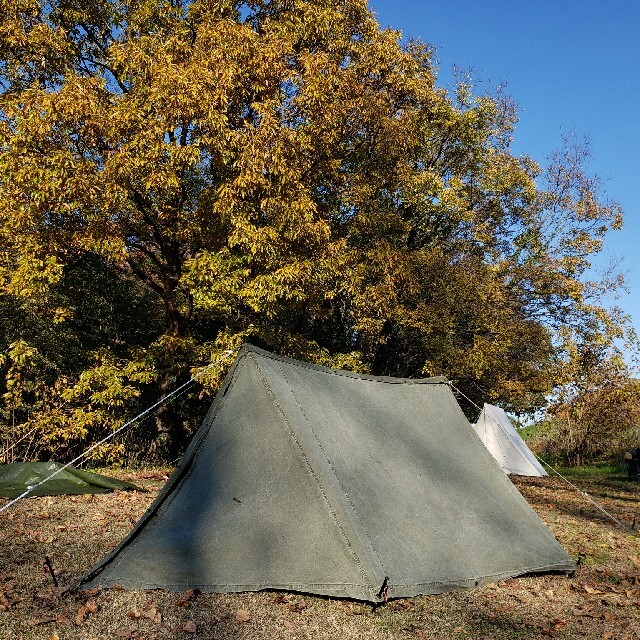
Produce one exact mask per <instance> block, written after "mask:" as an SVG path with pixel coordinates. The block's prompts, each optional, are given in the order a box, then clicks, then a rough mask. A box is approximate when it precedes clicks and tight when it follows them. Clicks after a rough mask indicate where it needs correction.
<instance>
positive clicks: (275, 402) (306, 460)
mask: <svg viewBox="0 0 640 640" xmlns="http://www.w3.org/2000/svg"><path fill="white" fill-rule="evenodd" d="M252 360H253V362H254V364H255V366H256V369H257V370H258V373H259V374H260V378H261V379H262V383H263V384H264V386H265V388H266V390H267V392H268V393H269V396H270V397H271V401H272V402H273V405H274V407H275V408H276V409H277V410H278V412H279V413H280V415H281V416H282V419H283V420H284V423H285V424H286V426H287V430H288V431H289V434H290V435H291V438H292V440H293V441H294V443H295V444H296V446H297V447H298V450H299V451H300V455H301V456H302V459H303V461H304V463H305V466H306V467H307V469H308V470H309V473H310V474H311V476H312V477H313V479H314V480H315V481H316V484H317V485H318V489H319V490H320V493H321V495H322V497H323V499H324V501H325V503H326V505H327V507H328V509H329V513H330V514H331V516H332V518H333V519H334V521H335V523H336V525H337V527H338V530H339V531H340V533H341V534H342V537H343V538H344V540H345V542H346V544H347V549H348V550H349V553H350V554H351V556H352V557H353V559H354V561H355V563H356V565H357V567H358V570H359V571H360V574H361V575H362V578H363V580H364V582H365V585H366V586H367V587H368V589H369V591H370V594H371V595H372V596H375V594H374V589H375V587H374V585H373V584H371V582H370V581H369V579H368V577H367V574H366V572H365V570H364V567H363V566H362V562H361V560H360V558H359V556H358V554H357V553H356V550H355V549H354V548H353V543H352V542H351V540H349V536H348V535H347V532H346V531H345V530H344V527H343V526H342V523H341V522H340V520H339V518H338V514H337V513H336V510H335V509H334V507H333V506H332V504H331V502H330V500H329V496H328V495H327V493H326V491H325V490H324V487H323V486H322V483H321V482H320V478H319V477H318V474H317V473H316V472H315V471H314V470H313V467H312V466H311V462H310V461H309V458H308V456H307V454H306V453H305V452H304V449H303V448H302V444H301V443H300V440H299V438H298V436H297V435H296V433H295V431H294V430H293V427H292V426H291V423H290V422H289V420H287V416H286V414H285V412H284V410H283V409H282V407H281V406H280V404H279V403H278V400H277V398H276V396H275V393H274V392H273V389H272V388H271V386H270V385H269V382H268V381H267V379H266V377H265V375H264V373H263V371H262V369H261V368H260V365H259V364H258V362H257V361H256V359H255V358H254V357H252ZM285 381H286V378H285ZM288 384H289V383H288V382H287V385H288ZM294 397H295V396H294ZM296 402H297V401H296ZM298 406H299V405H298ZM305 419H306V417H305ZM332 471H333V470H332ZM334 475H335V472H334Z"/></svg>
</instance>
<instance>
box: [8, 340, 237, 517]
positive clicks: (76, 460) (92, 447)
mask: <svg viewBox="0 0 640 640" xmlns="http://www.w3.org/2000/svg"><path fill="white" fill-rule="evenodd" d="M233 353H235V351H232V350H230V349H229V350H228V351H225V352H224V354H223V355H222V356H221V357H219V358H218V359H217V360H215V361H214V362H211V363H210V364H208V365H207V366H206V367H205V368H204V369H203V370H202V371H200V372H199V373H197V374H196V375H195V376H193V377H192V378H190V379H189V380H187V382H185V383H184V384H182V385H180V386H179V387H178V388H177V389H174V390H173V391H172V392H171V393H168V394H167V395H166V396H164V398H161V399H160V400H158V402H156V403H154V404H152V405H151V406H150V407H148V408H147V409H145V410H144V411H143V412H142V413H139V414H138V415H137V416H135V418H132V419H131V420H129V421H128V422H126V423H125V424H123V425H122V426H121V427H119V428H118V429H116V430H115V431H113V432H112V433H110V434H109V435H108V436H106V437H104V438H102V440H100V442H96V443H94V444H92V445H91V446H90V447H89V448H88V449H86V450H85V451H83V452H82V453H81V454H80V455H79V456H77V457H75V458H74V459H73V460H71V462H67V464H65V465H63V466H62V467H60V468H59V469H56V471H54V472H53V473H52V474H51V475H50V476H48V477H47V478H45V479H44V480H41V481H40V482H38V483H37V484H34V485H32V486H30V487H29V488H28V489H27V490H26V491H25V492H23V493H21V494H20V495H19V496H18V497H17V498H14V499H13V500H11V501H10V502H7V504H5V505H4V507H2V508H0V513H2V512H3V511H6V510H7V509H8V508H9V507H11V506H12V505H14V504H15V503H16V502H19V501H20V500H22V499H23V498H26V497H27V496H28V495H30V494H31V493H33V492H34V491H35V490H36V489H37V488H38V487H40V486H42V485H43V484H44V483H45V482H48V481H49V480H51V478H53V477H55V476H57V475H58V474H59V473H61V472H62V471H64V470H65V469H66V468H67V467H70V466H71V465H72V464H75V463H76V462H78V460H82V458H84V457H85V456H86V455H87V454H88V453H90V452H91V451H93V450H94V449H96V448H97V447H99V446H100V445H101V444H104V443H105V442H107V441H108V440H111V438H114V437H115V436H117V435H118V434H119V433H120V432H121V431H124V430H125V429H126V428H127V427H129V426H131V425H132V424H133V423H134V422H137V421H138V420H141V419H142V418H144V417H145V416H147V415H148V414H150V413H151V412H152V411H153V410H154V409H156V408H158V407H159V406H160V405H161V404H164V403H165V402H167V401H168V400H169V399H170V398H173V396H175V395H177V394H178V393H180V392H181V391H183V390H184V389H186V388H187V387H188V386H189V385H191V384H193V383H194V382H195V381H196V380H197V379H198V378H200V377H201V376H202V375H204V374H205V373H206V372H207V371H208V370H209V369H211V367H213V366H214V365H216V364H220V363H221V362H223V361H224V360H226V359H227V358H228V357H229V356H230V355H232V354H233Z"/></svg>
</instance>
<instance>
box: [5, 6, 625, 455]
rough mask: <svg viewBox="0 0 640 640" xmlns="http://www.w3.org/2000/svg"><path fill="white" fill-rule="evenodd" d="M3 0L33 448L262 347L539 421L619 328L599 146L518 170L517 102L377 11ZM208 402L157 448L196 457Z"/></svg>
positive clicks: (16, 287)
mask: <svg viewBox="0 0 640 640" xmlns="http://www.w3.org/2000/svg"><path fill="white" fill-rule="evenodd" d="M0 7H1V8H0V17H1V20H0V25H1V26H0V86H1V87H2V93H1V96H0V202H2V207H1V208H0V243H1V244H0V287H1V289H0V306H2V309H3V313H2V320H0V341H1V342H2V346H3V350H4V353H5V355H4V356H3V361H2V366H3V374H4V375H3V379H4V380H3V382H2V384H3V386H4V396H3V409H2V410H3V416H4V423H5V425H6V431H7V433H10V434H12V436H11V437H15V436H17V435H20V434H21V433H27V432H28V431H29V430H35V431H36V433H37V439H36V441H35V444H34V445H33V446H34V447H36V448H38V449H41V450H43V451H48V452H53V453H60V452H65V451H68V450H73V449H74V447H76V448H77V447H78V446H81V445H82V444H83V443H84V442H87V441H91V440H92V439H95V438H97V437H98V436H100V435H103V434H104V433H108V432H109V430H112V429H114V428H117V426H118V425H119V424H121V423H122V421H123V419H124V417H125V416H127V415H131V414H132V413H133V412H134V411H135V410H136V408H137V407H139V406H143V405H144V403H146V402H148V401H149V399H150V398H154V399H156V398H158V397H159V396H161V395H163V394H166V393H167V392H168V391H169V390H170V389H171V388H172V387H173V385H175V384H176V382H178V381H181V380H184V379H186V378H187V377H188V376H189V375H190V372H192V371H194V370H197V368H198V367H201V366H202V365H204V364H206V363H207V362H209V361H210V360H211V359H215V358H216V357H217V356H218V355H219V354H220V353H222V351H223V350H225V349H228V348H235V347H237V346H238V345H239V344H240V343H242V342H243V341H251V342H254V343H256V344H258V345H259V346H263V347H266V348H269V349H272V350H275V351H277V352H279V353H281V354H283V355H290V356H293V357H299V358H304V359H308V360H310V361H313V362H317V363H320V364H327V365H330V366H335V367H341V368H347V369H352V370H356V371H366V372H371V373H374V374H388V375H395V376H406V377H413V376H424V375H432V374H444V375H447V376H449V377H450V378H451V379H453V380H455V381H456V384H457V385H458V386H459V387H460V388H461V389H462V390H463V391H464V393H465V394H466V395H468V396H469V397H470V398H472V399H474V398H475V399H476V400H478V401H479V402H480V404H481V400H483V399H487V398H490V399H491V400H492V401H496V400H499V401H501V402H503V403H506V404H507V405H509V406H512V407H514V408H516V409H518V410H522V411H527V410H531V409H534V408H536V407H539V406H540V405H541V404H542V403H543V402H544V397H545V395H546V394H548V393H549V392H550V391H552V390H553V388H554V386H556V385H559V384H562V383H563V382H566V380H565V379H564V378H563V376H564V372H566V370H567V362H569V361H574V360H575V358H576V357H577V356H576V355H575V353H574V350H573V347H575V346H576V345H577V349H578V351H579V352H582V351H583V350H584V349H585V348H586V347H587V346H588V345H591V344H611V343H612V341H613V340H614V339H616V338H618V337H620V336H621V335H622V332H623V331H624V318H621V317H619V316H618V315H617V314H616V313H614V312H611V311H608V310H606V309H605V308H604V307H603V306H602V303H601V302H600V297H599V296H600V294H601V292H602V291H603V287H606V288H608V289H610V288H611V287H612V286H615V285H616V284H619V282H618V281H607V282H605V283H602V282H601V283H596V282H590V281H589V280H588V278H587V275H588V274H589V267H590V256H592V255H593V254H595V253H597V252H598V251H599V250H600V249H601V248H602V242H603V239H604V237H605V235H606V233H607V231H608V230H609V229H611V228H619V227H620V226H621V223H622V218H621V211H620V208H619V207H618V205H617V204H615V203H612V202H608V201H606V200H605V199H604V198H603V196H602V191H601V185H600V184H599V182H598V181H597V179H595V178H593V177H591V176H590V175H589V174H588V173H587V171H586V164H587V161H588V155H587V150H586V148H585V146H584V145H582V144H576V142H575V141H572V140H567V141H565V144H564V146H563V147H562V149H561V151H559V152H558V153H557V154H556V156H554V157H553V158H552V159H551V161H550V165H549V167H548V168H546V169H543V168H541V167H540V166H538V165H537V164H536V163H535V162H533V161H532V160H531V159H530V158H528V157H524V156H523V157H518V156H516V155H514V154H513V152H512V151H511V148H510V144H511V141H512V137H513V135H514V128H515V125H516V122H517V115H516V112H515V109H514V107H513V105H512V104H511V103H510V101H509V100H508V99H507V98H506V97H504V96H502V95H500V94H499V93H498V94H496V95H493V96H492V95H484V94H476V93H475V91H474V87H473V86H472V84H471V83H470V82H469V81H467V80H466V79H464V78H462V79H461V80H460V82H459V83H458V86H457V89H456V90H455V91H453V92H448V91H446V90H445V89H443V88H440V87H438V85H437V69H436V66H435V62H434V52H433V50H432V48H430V47H429V46H427V45H424V44H422V43H419V42H408V43H403V42H402V40H401V37H400V34H399V33H398V32H395V31H390V30H382V29H380V27H379V25H378V24H377V23H376V21H375V19H374V17H373V15H372V14H371V13H370V12H369V10H368V8H367V5H366V2H365V0H315V1H313V2H311V1H304V0H259V1H256V2H235V1H233V0H49V1H45V0H12V1H11V2H9V1H8V0H4V1H3V2H1V3H0ZM223 372H224V366H223V365H220V366H218V367H215V368H214V369H212V370H211V371H209V372H208V374H207V376H206V378H204V380H205V382H206V385H205V389H203V391H202V393H203V394H206V393H207V390H211V389H215V388H216V385H217V384H218V382H219V379H220V376H221V375H222V374H223ZM189 402H191V404H189ZM195 404H196V403H195V401H194V400H192V401H183V404H182V405H181V406H180V407H179V409H180V410H179V411H178V410H176V405H171V406H164V407H163V408H162V410H161V411H160V412H159V413H158V414H157V416H156V419H155V421H154V422H153V424H147V426H146V428H145V429H144V430H143V431H142V432H140V433H139V435H138V437H139V444H140V443H145V444H144V446H145V447H150V448H151V450H152V451H155V452H157V454H158V455H164V456H167V455H168V456H174V454H175V453H176V452H177V451H179V449H180V448H181V447H182V446H183V445H184V442H185V438H186V437H187V435H188V432H189V429H190V428H191V426H192V424H191V423H190V422H189V419H190V417H192V416H193V415H195V414H196V413H197V410H196V409H195V408H194V407H195ZM179 416H180V417H179ZM121 453H122V445H113V446H105V447H102V448H100V449H99V450H97V455H99V456H102V457H103V458H104V459H114V458H117V457H118V456H119V455H120V454H121Z"/></svg>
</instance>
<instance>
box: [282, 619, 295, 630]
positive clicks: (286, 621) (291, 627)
mask: <svg viewBox="0 0 640 640" xmlns="http://www.w3.org/2000/svg"><path fill="white" fill-rule="evenodd" d="M282 624H283V625H284V626H285V627H286V628H287V629H293V623H292V622H289V621H288V620H283V621H282Z"/></svg>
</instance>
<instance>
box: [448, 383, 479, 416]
mask: <svg viewBox="0 0 640 640" xmlns="http://www.w3.org/2000/svg"><path fill="white" fill-rule="evenodd" d="M447 384H448V385H449V386H450V387H451V388H452V389H453V390H454V391H455V392H456V393H459V394H460V395H461V396H462V397H463V398H464V399H465V400H466V401H467V402H470V403H471V404H472V405H473V406H474V407H475V408H476V409H478V410H479V411H482V407H480V406H479V405H477V404H476V403H475V402H474V401H473V400H472V399H471V398H469V397H468V396H465V395H464V393H462V391H460V389H458V388H457V387H454V386H453V382H451V380H447Z"/></svg>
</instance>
